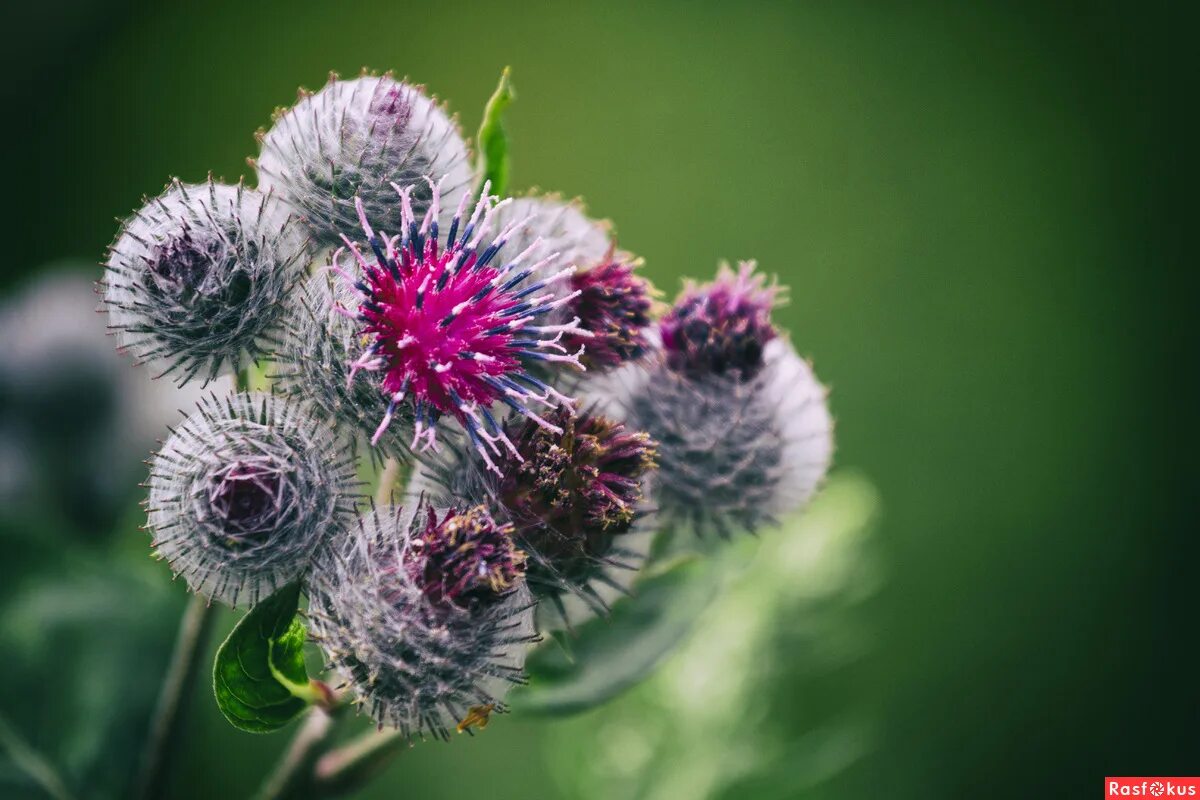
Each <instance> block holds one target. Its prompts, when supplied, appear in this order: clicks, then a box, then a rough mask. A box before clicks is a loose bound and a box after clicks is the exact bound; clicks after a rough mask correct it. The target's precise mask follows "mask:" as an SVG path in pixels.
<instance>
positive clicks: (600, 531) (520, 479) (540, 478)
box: [414, 407, 657, 617]
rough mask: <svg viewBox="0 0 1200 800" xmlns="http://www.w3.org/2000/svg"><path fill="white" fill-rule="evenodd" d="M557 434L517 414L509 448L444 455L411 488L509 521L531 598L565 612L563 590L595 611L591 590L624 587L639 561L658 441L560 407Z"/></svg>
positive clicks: (599, 602)
mask: <svg viewBox="0 0 1200 800" xmlns="http://www.w3.org/2000/svg"><path fill="white" fill-rule="evenodd" d="M547 419H548V421H550V422H551V423H553V425H554V426H555V427H556V428H560V429H561V430H562V433H561V434H559V433H555V432H553V431H552V430H549V429H547V428H545V427H543V426H541V425H539V424H537V423H535V422H532V421H529V420H525V419H522V418H520V417H515V418H513V419H510V420H509V421H508V423H507V424H506V425H505V426H504V427H505V430H506V432H507V435H508V437H509V440H510V441H512V442H513V443H514V445H515V451H514V452H510V453H506V454H505V455H504V457H503V458H501V459H500V460H499V461H498V466H499V468H500V474H499V475H496V474H495V473H493V472H491V471H489V470H486V469H483V468H482V466H483V465H482V464H479V463H478V461H477V458H475V459H473V458H472V454H471V453H470V452H459V451H455V450H454V448H451V452H449V453H447V454H445V455H443V456H442V457H441V458H439V459H436V460H434V461H431V462H430V463H427V464H425V465H423V466H422V471H421V472H420V473H419V476H418V478H417V481H416V485H415V487H414V489H415V491H417V492H426V493H428V494H432V495H434V496H437V497H439V498H440V499H443V500H445V501H447V502H449V501H450V499H451V498H455V497H461V498H470V499H471V501H472V502H480V503H486V504H488V505H490V506H491V507H492V508H493V510H494V511H495V513H496V514H497V516H499V517H500V518H503V519H506V520H509V521H510V523H511V525H512V527H513V533H514V536H515V537H516V541H517V543H518V544H519V546H520V547H521V549H522V550H524V551H525V553H526V554H527V555H528V558H529V561H528V573H527V579H528V581H529V585H530V588H531V589H532V591H533V592H534V594H535V595H538V596H539V597H542V598H546V599H548V600H549V601H550V602H551V603H553V604H554V606H555V607H556V608H558V610H559V611H560V613H562V616H564V617H565V616H566V614H565V613H564V612H563V605H562V601H563V597H562V595H565V594H570V595H574V596H576V597H578V598H579V599H580V600H582V601H583V602H584V603H586V604H587V605H588V606H589V607H590V609H591V610H592V611H593V612H597V613H603V612H604V611H606V601H605V599H604V598H603V597H602V595H601V593H600V592H598V591H597V590H598V589H599V588H601V586H608V587H609V588H612V589H614V590H616V591H623V590H624V589H625V588H626V586H627V584H628V583H629V582H630V579H631V578H632V576H633V572H634V570H636V569H637V567H638V566H639V565H640V563H641V561H642V559H643V556H644V549H645V547H644V546H645V545H646V544H648V541H643V540H644V539H646V538H647V537H643V536H640V535H639V534H640V533H641V527H644V526H641V527H639V523H640V522H642V521H643V520H645V519H646V518H647V509H646V507H645V503H644V502H643V491H644V485H645V483H646V481H647V478H648V477H649V476H650V475H651V474H652V472H653V470H654V468H655V466H656V464H655V458H656V448H657V444H656V443H655V442H654V441H653V440H652V439H651V438H650V437H649V436H648V435H647V434H645V433H643V432H640V431H631V430H628V429H627V428H626V427H625V425H624V424H622V423H620V422H617V421H615V420H613V419H610V418H608V417H605V416H601V415H599V414H592V413H583V414H576V413H574V412H572V411H571V410H569V409H567V408H565V407H563V408H559V409H556V410H555V411H553V412H551V413H550V414H548V415H547Z"/></svg>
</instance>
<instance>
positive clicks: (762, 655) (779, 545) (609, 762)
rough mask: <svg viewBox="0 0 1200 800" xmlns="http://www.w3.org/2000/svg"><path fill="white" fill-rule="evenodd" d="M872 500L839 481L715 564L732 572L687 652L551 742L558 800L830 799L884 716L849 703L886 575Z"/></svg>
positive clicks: (867, 491) (863, 488) (869, 493)
mask: <svg viewBox="0 0 1200 800" xmlns="http://www.w3.org/2000/svg"><path fill="white" fill-rule="evenodd" d="M877 502H878V500H877V497H876V493H875V490H874V489H873V488H872V486H871V485H870V484H869V483H868V482H867V481H866V480H864V479H863V478H862V477H859V476H855V475H839V476H837V477H835V478H833V479H831V480H830V481H829V483H828V485H827V486H826V487H825V489H823V490H822V492H821V494H820V495H819V496H818V498H817V500H816V501H815V502H814V503H813V505H812V507H811V508H810V509H809V511H808V512H807V513H805V514H804V516H803V517H802V518H799V519H795V520H789V521H788V522H787V523H785V524H784V525H783V527H782V528H781V529H780V530H775V531H771V532H770V533H769V534H767V535H765V536H763V537H762V539H761V541H745V540H743V541H739V542H737V543H736V544H735V545H734V546H733V547H731V548H729V550H728V551H726V552H723V553H721V554H720V555H719V556H717V557H716V560H717V561H718V567H720V568H723V569H724V570H725V571H726V572H732V573H734V575H733V577H732V578H731V580H729V581H728V582H729V584H730V585H728V586H726V587H725V590H724V592H723V593H722V594H721V595H720V596H719V599H717V601H716V602H715V603H714V604H713V606H712V607H710V608H708V609H707V611H706V612H705V613H704V615H703V616H702V617H701V619H700V621H699V624H698V625H697V629H696V633H695V635H694V636H693V637H692V638H691V639H690V640H689V641H688V643H687V645H686V646H685V647H684V648H683V650H682V652H679V653H677V654H676V655H674V656H672V657H671V658H670V660H669V661H668V662H667V663H666V664H665V665H664V667H663V668H662V669H661V670H660V671H659V672H658V673H656V674H655V676H654V677H653V678H652V679H651V680H649V681H648V682H646V683H645V684H644V685H642V686H639V687H638V688H637V689H636V690H635V691H634V692H632V693H631V694H629V695H627V696H625V697H622V698H620V699H618V700H617V701H615V702H613V703H611V704H609V705H607V706H604V707H602V708H601V709H599V710H598V711H595V712H592V713H590V714H587V715H584V716H582V717H580V718H578V720H577V721H574V722H573V723H572V724H571V725H569V726H565V728H564V729H563V730H560V731H559V733H558V735H557V736H556V737H555V738H554V739H553V741H552V743H551V747H550V753H551V755H550V758H551V761H552V763H553V764H555V765H556V767H557V768H556V770H555V778H556V779H557V781H558V784H559V785H560V787H561V788H562V790H563V791H562V793H563V794H564V795H565V796H568V797H578V798H593V797H594V798H606V800H608V799H612V798H630V799H631V800H632V798H639V799H640V798H676V797H679V798H683V797H721V798H724V797H728V798H731V800H732V798H741V797H747V796H749V797H763V798H789V797H796V796H799V795H802V794H804V793H806V792H809V791H812V790H818V793H819V794H820V795H821V796H828V793H829V792H830V789H831V785H830V784H831V782H832V781H833V780H835V779H836V778H837V777H838V775H839V774H840V773H842V772H843V771H844V770H845V769H846V768H847V767H849V766H850V765H851V764H853V763H854V762H855V761H857V760H858V759H859V758H861V757H862V755H863V754H864V753H865V752H866V751H867V749H868V748H870V747H872V746H874V744H875V743H874V740H873V737H874V726H875V724H876V723H877V720H874V719H872V716H871V714H872V712H871V711H870V710H869V709H867V708H864V704H863V703H862V702H861V701H855V700H850V701H849V702H847V697H851V698H852V697H853V691H852V690H853V686H854V684H855V682H856V680H860V679H861V669H860V668H859V667H860V665H861V661H862V659H863V657H864V656H865V655H866V653H867V652H868V650H869V648H870V647H872V637H871V634H870V632H869V631H867V630H866V629H865V628H864V623H863V619H862V615H861V604H862V603H863V601H864V600H866V599H867V598H868V597H869V596H870V595H871V594H872V593H873V592H874V591H875V589H876V588H877V586H878V582H879V577H880V576H879V572H878V564H877V562H876V558H875V553H874V552H873V551H874V548H873V547H872V545H871V542H870V532H871V530H872V528H873V525H874V522H875V517H876V506H877ZM831 688H837V689H838V690H839V691H838V692H837V697H838V702H837V704H831V703H829V702H828V700H827V697H828V694H829V691H830V689H831ZM847 690H849V691H847Z"/></svg>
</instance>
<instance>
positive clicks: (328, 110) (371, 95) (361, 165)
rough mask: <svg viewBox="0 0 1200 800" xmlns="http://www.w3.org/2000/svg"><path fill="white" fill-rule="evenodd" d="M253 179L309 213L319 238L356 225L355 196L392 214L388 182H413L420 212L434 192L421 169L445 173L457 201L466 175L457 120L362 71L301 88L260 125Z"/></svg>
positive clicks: (335, 236)
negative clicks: (265, 127)
mask: <svg viewBox="0 0 1200 800" xmlns="http://www.w3.org/2000/svg"><path fill="white" fill-rule="evenodd" d="M261 141H262V152H261V154H260V155H259V158H258V161H257V164H256V166H257V169H258V174H259V183H260V185H261V186H263V187H265V188H272V189H274V190H275V191H276V193H278V194H279V195H280V196H281V197H282V198H283V199H284V200H286V201H287V202H288V203H290V204H291V205H292V206H293V207H294V208H296V209H297V210H298V211H299V212H300V213H302V214H303V215H304V216H305V218H306V219H307V220H308V223H309V225H310V226H311V228H312V230H313V235H314V236H315V237H316V238H317V240H318V241H320V242H321V243H323V244H336V243H337V242H338V241H339V237H340V236H341V235H342V234H350V235H355V234H356V233H358V215H357V212H356V211H355V207H354V202H355V199H356V198H357V199H358V200H359V201H360V202H361V203H362V204H363V206H364V207H365V208H366V212H367V214H368V216H370V217H371V218H372V219H374V220H380V221H381V220H384V219H390V218H392V211H393V209H394V207H395V197H396V195H395V191H394V190H393V189H392V185H393V184H396V185H399V186H405V187H411V188H412V195H411V202H412V203H413V205H414V207H415V208H416V209H417V211H418V213H419V212H422V211H424V210H425V208H427V207H428V205H429V203H430V202H431V200H432V196H431V194H430V192H429V190H428V188H427V187H426V186H425V184H424V183H423V182H422V181H421V177H422V176H424V175H445V176H446V181H445V184H444V185H443V190H444V192H445V194H446V196H447V197H448V198H449V201H450V202H451V203H457V202H458V199H459V197H461V196H463V195H465V194H466V193H467V192H468V191H469V190H470V188H471V184H472V183H473V181H474V177H473V172H472V169H471V164H470V157H469V155H468V152H467V145H466V142H464V141H463V138H462V135H461V133H460V132H459V129H458V124H457V123H456V122H455V121H454V120H453V119H452V118H451V117H449V116H448V115H447V114H446V112H445V111H444V110H443V109H442V108H441V107H440V106H439V105H438V104H437V103H436V102H435V101H434V100H432V99H430V98H429V97H427V96H426V95H425V94H424V93H423V92H422V90H421V89H420V88H419V87H416V86H410V85H408V84H406V83H402V82H400V81H396V80H394V79H393V78H392V77H391V76H390V75H383V76H372V75H364V76H362V77H359V78H356V79H354V80H339V79H338V77H337V76H336V75H331V76H330V80H329V83H327V84H326V85H325V87H324V88H323V89H321V90H320V91H319V92H317V93H316V94H312V95H309V94H305V93H302V94H301V97H300V100H299V102H297V103H296V105H295V106H294V107H293V108H291V109H288V110H287V111H284V112H282V113H280V114H279V115H278V116H277V118H276V120H275V124H274V125H273V126H272V127H271V129H270V130H269V131H267V132H266V133H265V134H263V135H262V140H261Z"/></svg>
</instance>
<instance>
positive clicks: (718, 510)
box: [611, 262, 833, 536]
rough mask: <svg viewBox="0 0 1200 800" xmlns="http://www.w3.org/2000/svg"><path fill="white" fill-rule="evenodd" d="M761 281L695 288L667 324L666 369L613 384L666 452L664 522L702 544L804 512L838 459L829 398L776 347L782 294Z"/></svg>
mask: <svg viewBox="0 0 1200 800" xmlns="http://www.w3.org/2000/svg"><path fill="white" fill-rule="evenodd" d="M753 269H754V265H753V262H746V263H743V264H742V265H741V266H740V268H739V270H738V272H737V273H734V272H733V271H732V270H730V269H729V268H728V267H722V269H721V271H720V273H719V274H718V276H717V279H716V280H715V281H713V282H712V283H709V284H706V285H703V286H695V285H691V286H688V287H687V288H686V289H685V290H684V292H683V294H682V295H681V296H680V298H679V300H678V301H676V304H675V306H674V308H672V309H671V311H670V312H669V313H668V314H667V315H666V316H665V317H664V318H663V320H662V322H661V325H660V331H661V336H662V352H661V354H660V355H659V357H658V358H657V359H656V360H655V361H654V362H653V363H651V364H649V365H647V366H646V367H645V368H643V369H636V370H634V372H633V373H632V374H624V375H621V376H619V377H621V378H622V379H623V380H622V381H612V382H611V385H612V386H620V387H621V389H622V391H621V394H622V395H623V397H622V402H623V404H624V405H626V406H627V407H628V410H629V416H630V420H631V422H632V423H633V424H635V425H636V426H638V427H639V428H642V429H643V430H646V431H648V432H649V433H650V435H652V436H653V437H654V438H655V439H657V440H658V442H659V472H658V475H657V480H656V482H655V488H654V498H655V501H656V503H657V505H658V508H659V511H660V513H661V514H662V515H663V517H664V518H665V519H666V520H667V521H668V522H669V523H672V524H677V525H682V526H683V527H687V528H690V529H692V530H695V531H696V532H698V533H700V534H706V533H708V532H715V533H717V534H718V535H720V536H728V535H730V534H731V533H732V532H733V531H735V530H745V531H749V532H754V531H756V530H758V529H759V528H760V527H762V526H763V525H764V524H768V523H770V522H772V521H774V520H776V519H777V518H778V517H780V516H781V515H783V514H786V513H788V512H791V511H794V510H796V509H798V508H800V507H801V506H803V505H804V504H805V503H806V502H807V501H808V499H809V498H810V497H811V496H812V494H813V492H814V491H815V490H816V487H817V485H818V484H819V483H820V481H821V479H822V478H823V477H824V475H825V472H826V470H827V469H828V467H829V461H830V457H831V455H832V451H833V437H832V429H833V424H832V420H831V419H830V416H829V410H828V407H827V406H826V401H825V397H826V391H825V388H824V387H822V386H821V384H820V383H818V382H817V379H816V377H815V376H814V375H813V372H812V368H811V367H810V366H809V365H808V364H807V363H806V362H804V361H802V360H801V359H800V358H799V357H798V356H797V355H796V353H795V351H794V350H793V349H792V347H791V345H790V344H789V343H788V342H787V341H786V340H784V339H782V338H780V337H779V336H778V334H777V332H776V330H775V327H774V325H773V324H772V322H771V318H770V311H771V307H772V305H773V304H774V301H775V296H776V294H777V293H778V291H779V289H778V288H777V287H775V286H766V285H764V279H763V278H762V277H761V276H757V275H754V273H753ZM625 372H626V373H628V371H625Z"/></svg>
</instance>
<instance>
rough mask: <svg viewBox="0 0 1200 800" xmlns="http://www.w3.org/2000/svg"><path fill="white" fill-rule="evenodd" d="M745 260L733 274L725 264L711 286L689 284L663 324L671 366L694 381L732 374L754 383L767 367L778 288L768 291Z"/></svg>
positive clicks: (664, 347)
mask: <svg viewBox="0 0 1200 800" xmlns="http://www.w3.org/2000/svg"><path fill="white" fill-rule="evenodd" d="M754 266H755V265H754V262H753V261H743V262H742V263H741V264H739V265H738V271H737V272H736V273H735V272H734V271H733V270H731V269H730V268H729V266H728V265H727V264H723V265H721V269H720V271H719V272H718V273H717V278H716V280H714V281H713V282H712V283H708V284H705V285H703V286H696V285H695V284H691V283H689V285H688V286H687V287H685V288H684V291H683V293H682V294H681V295H680V297H679V299H678V300H676V301H675V306H674V307H673V308H672V309H671V310H670V312H668V313H667V315H666V316H665V317H663V319H662V322H661V323H660V329H661V333H662V345H663V351H664V352H665V353H666V356H667V364H668V365H670V366H671V368H672V369H675V370H677V371H679V372H682V373H686V374H689V375H693V376H701V375H724V374H726V373H727V372H729V373H733V374H735V375H736V376H738V377H740V378H741V379H743V380H748V379H750V378H753V377H754V376H755V375H756V374H758V371H759V370H760V369H762V365H763V350H764V348H765V347H766V346H767V342H769V341H771V340H772V339H774V338H775V337H776V335H777V334H776V331H775V326H774V325H772V324H771V309H772V307H773V306H774V305H775V302H776V299H777V296H778V294H779V287H778V286H776V285H774V284H772V285H770V286H766V285H764V284H765V281H766V278H765V277H764V276H763V275H761V274H759V275H756V274H755V273H754Z"/></svg>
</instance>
